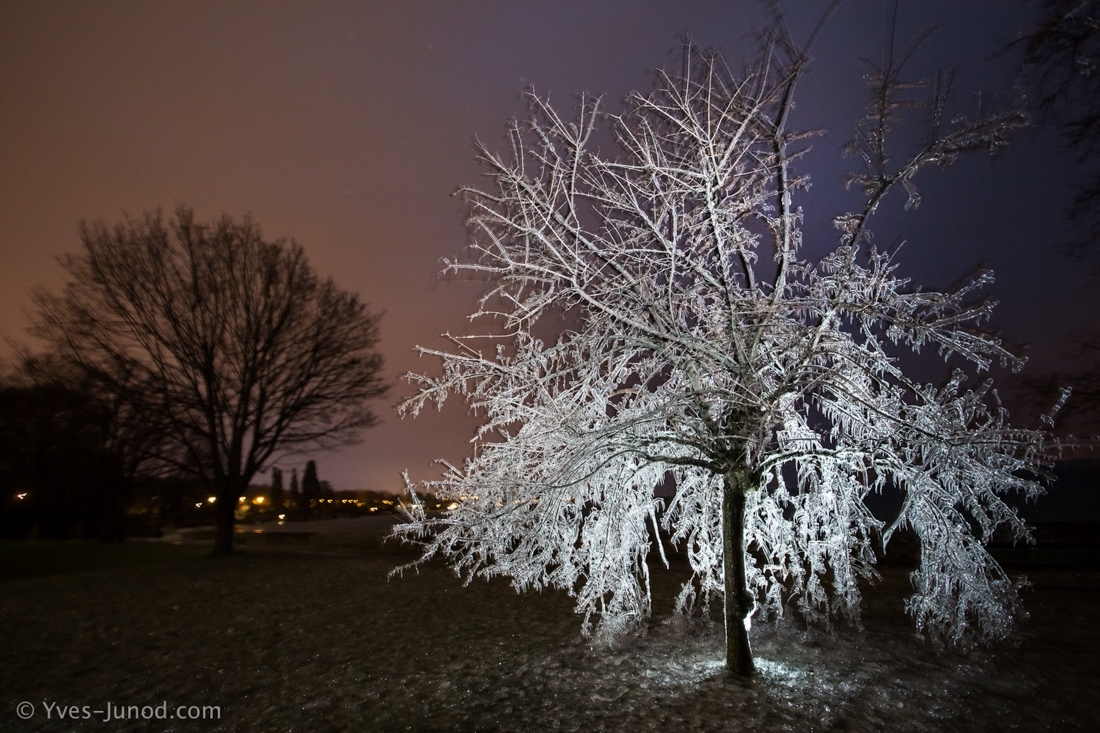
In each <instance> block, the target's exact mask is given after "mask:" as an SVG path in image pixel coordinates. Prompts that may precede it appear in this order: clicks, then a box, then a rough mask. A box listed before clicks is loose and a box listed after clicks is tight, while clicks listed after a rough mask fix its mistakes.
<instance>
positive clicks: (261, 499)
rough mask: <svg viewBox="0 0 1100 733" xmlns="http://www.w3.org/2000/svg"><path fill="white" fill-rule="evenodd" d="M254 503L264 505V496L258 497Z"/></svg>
mask: <svg viewBox="0 0 1100 733" xmlns="http://www.w3.org/2000/svg"><path fill="white" fill-rule="evenodd" d="M252 503H253V504H263V503H264V498H263V497H262V496H257V497H256V498H255V499H253V500H252Z"/></svg>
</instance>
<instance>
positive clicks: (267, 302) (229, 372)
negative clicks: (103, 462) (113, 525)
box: [32, 208, 386, 553]
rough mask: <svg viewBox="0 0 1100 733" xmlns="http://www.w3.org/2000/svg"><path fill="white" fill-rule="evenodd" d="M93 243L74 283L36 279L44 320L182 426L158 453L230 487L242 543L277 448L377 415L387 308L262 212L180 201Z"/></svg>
mask: <svg viewBox="0 0 1100 733" xmlns="http://www.w3.org/2000/svg"><path fill="white" fill-rule="evenodd" d="M81 239H82V242H83V245H84V248H83V250H82V251H81V252H79V253H76V254H69V255H66V256H65V257H64V258H63V259H62V265H63V266H64V267H65V270H66V271H67V272H68V274H69V278H70V279H69V282H68V283H67V284H66V285H65V287H64V289H63V290H62V291H61V292H58V293H54V292H50V291H47V290H44V289H39V290H38V291H36V293H35V301H36V304H37V306H38V311H37V315H36V316H35V318H34V325H33V328H32V332H33V333H35V334H36V335H38V336H39V337H41V338H44V339H46V340H47V341H48V342H50V343H51V344H52V345H53V346H54V347H55V348H56V349H57V350H58V352H59V353H61V354H63V355H64V356H65V358H67V359H69V360H70V361H71V362H72V363H73V364H75V365H78V366H79V367H80V368H81V369H83V370H84V371H85V372H86V373H87V374H89V375H91V376H93V377H94V378H96V379H97V380H99V381H101V382H102V383H104V384H105V385H107V388H108V389H109V390H110V391H112V392H113V393H114V394H116V395H118V396H119V397H120V398H121V399H125V400H128V401H129V402H131V403H132V404H139V405H143V406H145V407H146V409H147V410H151V411H152V414H150V415H149V416H148V418H149V419H155V420H156V421H157V422H158V423H162V425H163V429H164V431H165V432H166V433H167V435H168V436H170V445H169V447H168V448H166V449H165V450H162V451H161V452H160V453H159V454H158V458H159V459H160V460H161V461H165V462H168V463H170V464H173V465H175V466H176V467H178V468H180V469H183V470H186V471H190V472H194V473H196V474H197V475H198V476H199V478H201V479H202V481H203V482H204V483H206V484H207V486H208V487H209V488H210V490H211V491H212V492H213V494H214V495H215V496H216V497H217V502H216V515H217V530H216V539H215V552H217V553H229V552H231V551H232V548H233V524H234V513H235V510H236V507H237V497H238V496H240V495H241V494H242V493H243V491H244V489H245V488H247V486H248V483H249V481H250V480H251V479H252V477H253V476H254V475H255V474H256V473H257V472H258V471H261V470H263V469H264V467H265V464H266V463H267V462H268V461H269V459H271V457H272V456H273V455H275V454H276V453H277V452H278V451H280V450H283V449H295V448H299V447H305V446H318V445H320V446H331V445H336V444H340V443H344V442H347V441H349V440H351V439H353V438H354V437H355V435H356V434H357V432H358V431H359V430H360V429H362V428H366V427H369V426H371V425H373V424H374V423H375V416H374V414H373V413H372V412H371V411H370V409H369V408H368V407H367V405H366V403H367V401H369V400H370V399H372V398H375V397H378V396H380V395H382V394H383V393H384V392H385V389H386V387H385V385H384V384H383V383H382V381H381V369H382V357H381V355H379V354H378V353H377V351H375V345H376V344H377V341H378V319H379V316H378V315H374V314H372V313H370V312H369V311H368V310H367V308H366V306H365V305H364V304H363V303H362V302H360V300H359V298H358V297H357V296H356V295H354V294H352V293H349V292H346V291H343V290H340V289H339V288H337V287H336V285H335V284H334V283H333V282H332V280H321V279H320V278H318V277H317V275H316V273H315V272H314V271H313V268H312V267H310V265H309V263H308V261H307V260H306V257H305V254H304V252H303V251H302V248H301V247H299V246H298V245H297V244H295V243H293V242H290V243H286V242H284V241H278V242H265V241H264V240H263V239H262V238H261V235H260V230H259V228H258V227H257V226H256V225H255V224H253V223H252V222H251V221H250V220H248V219H245V221H244V222H243V223H237V222H234V221H233V220H232V219H230V218H229V217H222V218H221V219H220V220H219V221H217V222H215V223H213V224H212V225H209V226H208V225H204V224H198V223H196V222H195V221H194V215H193V212H191V211H190V210H188V209H185V208H180V209H179V210H178V211H177V212H176V218H175V219H173V220H171V221H169V222H168V224H167V225H165V223H164V222H163V220H162V216H161V214H160V213H159V212H158V213H155V214H149V215H146V217H145V218H144V219H143V220H141V221H135V220H127V221H126V222H124V223H122V224H119V225H118V226H116V227H114V228H113V229H108V228H107V227H106V226H105V225H104V224H102V223H97V224H93V225H90V226H89V225H82V227H81ZM139 417H140V416H139Z"/></svg>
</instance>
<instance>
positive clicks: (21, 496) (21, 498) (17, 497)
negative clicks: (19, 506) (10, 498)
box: [15, 491, 27, 501]
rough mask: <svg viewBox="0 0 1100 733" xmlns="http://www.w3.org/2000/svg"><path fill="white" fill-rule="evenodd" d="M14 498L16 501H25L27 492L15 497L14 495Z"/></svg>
mask: <svg viewBox="0 0 1100 733" xmlns="http://www.w3.org/2000/svg"><path fill="white" fill-rule="evenodd" d="M15 498H16V499H19V500H20V501H22V500H23V499H26V498H27V492H26V491H24V492H23V493H22V494H16V495H15Z"/></svg>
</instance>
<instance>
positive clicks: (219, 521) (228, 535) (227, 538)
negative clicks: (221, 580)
mask: <svg viewBox="0 0 1100 733" xmlns="http://www.w3.org/2000/svg"><path fill="white" fill-rule="evenodd" d="M216 496H217V497H218V500H217V501H216V502H215V503H214V516H215V518H216V524H215V527H214V554H215V555H232V554H233V525H234V522H235V520H236V512H237V498H238V493H237V491H236V490H229V489H226V490H222V491H219V492H217V493H216Z"/></svg>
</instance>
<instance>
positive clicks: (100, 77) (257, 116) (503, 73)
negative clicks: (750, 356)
mask: <svg viewBox="0 0 1100 733" xmlns="http://www.w3.org/2000/svg"><path fill="white" fill-rule="evenodd" d="M827 4H828V3H826V2H822V1H819V0H814V1H813V2H798V3H795V2H788V3H785V6H786V7H787V8H788V11H789V14H790V17H789V20H790V25H791V26H792V29H793V30H794V32H795V35H796V36H799V37H805V35H806V33H807V32H808V29H809V28H810V26H812V24H813V23H814V21H815V20H816V18H817V16H818V15H819V14H820V12H821V11H822V10H823V8H824V7H825V6H826V5H827ZM883 5H884V3H882V2H880V0H850V2H848V3H846V4H845V5H844V6H843V7H842V9H841V11H840V12H839V13H838V15H837V16H836V17H835V18H834V19H833V21H832V22H831V24H830V25H829V27H828V29H827V30H826V32H825V35H824V37H823V39H822V41H821V44H820V46H819V47H818V48H817V51H816V54H815V55H816V56H817V57H818V58H819V62H818V64H817V65H816V67H815V69H814V71H813V72H812V76H811V78H810V80H809V84H808V85H807V88H806V93H805V95H804V96H803V97H802V102H801V104H800V106H799V113H800V114H805V115H806V116H807V117H806V120H805V122H806V123H807V124H812V125H815V126H816V125H820V126H822V127H825V128H826V129H827V130H828V131H829V134H828V135H827V136H826V137H825V138H823V139H822V140H819V141H817V142H815V146H816V147H818V148H820V150H822V151H823V152H824V153H827V154H828V156H829V157H835V156H834V155H833V154H834V153H835V151H836V150H837V149H838V148H839V147H840V146H841V145H842V144H843V143H844V142H845V141H846V140H847V138H848V135H849V131H850V124H851V120H852V119H854V116H855V115H856V114H857V113H858V111H859V109H860V107H861V105H862V97H861V96H860V95H861V93H862V87H861V84H860V76H861V74H862V73H863V68H862V67H860V66H859V65H858V63H857V62H856V59H857V58H858V57H859V56H869V57H873V58H877V57H878V55H879V54H880V52H881V47H882V19H883ZM905 5H908V6H912V7H905ZM808 8H812V12H807V9H808ZM902 14H903V16H902V19H903V25H904V28H905V32H904V35H906V36H908V35H911V34H912V33H913V32H915V31H916V30H919V29H922V28H924V27H926V26H927V25H929V24H931V23H932V22H934V21H939V22H940V24H941V25H942V26H943V27H944V30H943V31H942V32H941V33H939V34H938V35H937V36H936V37H935V38H934V39H933V41H932V42H931V43H930V44H929V46H928V47H927V48H926V49H925V53H924V58H926V59H928V60H931V61H953V62H959V63H962V64H963V65H964V68H966V69H967V70H968V72H969V73H967V74H964V75H963V77H962V79H961V88H963V89H965V90H972V89H974V88H975V85H977V84H983V85H992V86H993V87H1000V88H1002V89H1003V88H1005V87H1006V86H1007V85H1008V84H1009V83H1010V82H1011V71H1012V64H1011V59H1000V60H997V61H995V62H993V63H992V65H990V62H988V61H987V59H988V57H989V56H990V54H992V53H994V52H995V51H997V50H999V49H1000V47H1001V45H1002V44H1003V43H1004V42H1005V41H1006V40H1007V39H1008V38H1010V37H1011V35H1012V33H1013V32H1014V30H1016V29H1017V28H1019V27H1020V26H1021V25H1022V24H1023V23H1025V22H1026V21H1027V20H1028V17H1029V16H1028V5H1027V3H1025V2H1022V1H1021V2H1007V1H1005V0H997V1H994V0H989V1H988V2H978V1H971V2H966V3H959V2H935V3H924V2H921V3H917V2H911V3H906V4H904V5H903V8H902ZM760 17H761V14H760V12H759V4H758V3H755V2H750V1H749V0H744V1H732V0H731V1H727V2H717V1H711V2H703V1H702V0H698V1H693V2H675V3H673V2H664V1H659V0H653V1H652V2H635V1H631V2H627V1H626V0H620V1H619V2H601V1H598V0H597V1H594V2H585V3H573V2H569V3H566V2H504V1H503V0H502V1H500V2H461V3H457V2H443V1H442V0H440V1H438V2H398V1H394V2H355V3H336V2H310V3H305V2H302V3H277V2H267V1H265V2H229V3H222V2H161V1H158V2H155V3H150V2H144V1H133V2H113V3H82V2H71V3H49V4H45V3H31V2H25V3H15V2H2V3H0V335H2V336H3V337H6V338H8V339H16V340H22V339H25V336H24V334H23V327H24V325H25V319H24V316H23V311H24V310H25V309H26V308H27V306H28V304H29V298H28V295H27V294H28V291H29V289H30V288H31V287H32V286H34V285H35V284H39V283H44V284H46V285H48V286H56V285H58V284H59V283H60V282H61V280H60V277H61V271H60V268H59V267H58V266H57V264H56V262H55V257H56V256H57V255H59V254H60V253H62V252H64V251H66V250H73V249H75V248H76V247H77V246H78V245H79V242H78V239H77V223H78V222H79V221H80V220H82V219H89V220H92V219H104V220H106V221H107V222H114V221H116V220H118V219H120V218H121V217H122V214H123V212H126V213H129V214H131V215H138V216H140V215H141V214H142V213H143V212H145V211H147V210H150V209H155V208H157V207H162V208H164V209H166V210H168V211H171V210H172V209H173V208H174V207H175V206H176V205H177V204H180V203H185V204H188V205H190V206H193V207H194V208H195V210H196V212H197V214H198V216H199V217H200V218H203V219H212V218H214V217H216V216H218V215H219V214H220V213H221V212H225V213H228V214H230V215H232V216H234V217H239V216H242V215H244V214H245V213H251V215H252V216H253V218H254V219H255V220H256V221H257V222H259V223H260V225H261V226H262V227H263V230H264V232H265V234H266V235H267V236H268V237H270V238H278V237H288V238H290V237H292V238H294V239H296V240H297V241H298V242H299V243H300V244H302V245H303V246H304V247H305V249H306V252H307V253H308V254H309V256H310V258H311V260H312V262H313V264H314V265H315V267H316V268H317V269H318V270H319V271H320V272H321V273H322V274H324V275H332V276H333V277H334V278H335V279H336V281H337V282H338V283H339V284H340V285H341V286H342V287H344V288H347V289H351V290H355V291H357V292H359V293H361V294H362V295H363V297H364V298H365V299H366V300H367V301H369V302H370V303H371V305H372V306H373V307H374V308H375V309H377V310H384V311H385V312H386V315H385V318H384V319H383V323H382V338H383V344H382V348H383V352H384V354H385V356H386V359H387V374H388V375H389V376H390V377H391V378H393V379H396V377H397V376H398V375H400V374H402V373H404V372H405V371H408V370H411V369H412V370H432V369H434V368H435V364H433V363H431V362H430V361H429V360H420V361H418V360H417V359H416V356H415V354H414V353H413V351H412V349H413V347H414V346H415V345H416V344H422V345H427V346H438V345H440V343H441V342H440V341H439V339H438V334H440V333H442V332H444V331H448V330H450V331H454V332H461V331H462V330H463V328H464V319H463V316H464V314H466V313H469V312H470V311H471V310H472V307H473V302H474V299H475V297H476V294H477V293H478V292H479V290H480V288H479V286H477V285H476V284H471V283H454V282H440V281H439V279H438V275H437V273H438V270H439V260H440V258H442V257H445V256H448V257H455V256H458V255H459V254H460V252H461V249H462V246H463V243H464V240H465V234H464V228H463V223H462V210H461V204H460V202H459V201H458V200H456V199H455V198H452V197H451V195H450V194H451V193H452V192H453V190H454V189H455V188H456V187H457V186H458V185H460V184H466V183H476V182H477V181H478V174H479V172H478V169H477V167H476V166H475V164H474V163H473V161H472V149H471V140H472V138H473V137H474V136H475V135H476V136H478V137H480V138H481V139H483V140H486V141H489V142H490V143H491V144H493V145H495V144H496V141H498V140H500V139H501V134H502V132H503V129H504V123H505V121H506V120H507V118H508V117H510V116H514V115H519V114H522V111H523V109H522V104H521V102H520V99H519V95H520V92H521V91H522V90H523V89H524V88H525V86H527V85H528V84H534V85H535V86H536V88H537V89H538V90H540V91H545V90H550V91H551V94H552V98H553V99H555V100H557V101H558V103H559V104H561V105H568V104H569V103H570V102H571V100H572V97H571V95H572V94H573V93H574V92H578V91H581V90H587V91H591V92H594V93H605V94H606V99H607V100H608V102H609V104H610V105H611V106H612V107H613V106H614V100H616V99H619V98H621V97H622V96H623V94H625V93H626V92H627V91H629V90H630V89H632V88H635V87H639V86H645V85H647V84H648V81H647V79H646V76H645V72H646V70H647V69H648V68H651V67H653V66H655V65H658V64H663V63H666V62H667V61H668V60H669V59H670V58H673V55H674V54H675V53H676V49H677V48H678V45H679V42H678V40H677V34H679V33H682V32H685V31H686V32H689V33H690V34H691V35H692V37H693V38H694V39H695V40H696V42H698V43H699V44H700V45H703V46H720V47H723V48H724V49H726V50H728V51H732V52H733V53H732V56H733V57H734V58H737V57H739V56H740V54H741V50H742V49H743V48H744V36H745V34H746V33H747V32H749V31H751V30H752V29H753V28H755V27H757V25H758V20H759V18H760ZM1052 139H1053V138H1052V137H1051V136H1050V135H1046V136H1038V137H1036V138H1035V139H1033V140H1021V141H1019V142H1018V144H1017V145H1016V147H1015V148H1014V149H1013V150H1010V151H1009V154H1008V155H1007V156H1006V157H1005V159H1004V160H1002V161H1000V162H998V164H997V165H996V166H994V167H993V168H992V169H991V167H990V164H989V163H988V162H986V161H972V162H970V163H967V164H965V165H963V166H960V167H959V169H958V170H953V171H950V172H949V173H948V174H946V176H943V177H942V178H943V179H944V180H943V181H942V182H941V181H940V180H939V178H940V177H939V176H937V175H931V176H929V177H928V178H929V180H927V181H918V183H920V184H922V185H923V186H924V190H925V193H926V199H925V203H924V204H923V205H922V207H921V210H920V211H919V212H918V213H917V214H915V215H913V216H911V217H908V218H905V219H901V218H899V216H898V215H897V212H896V209H898V208H900V206H895V207H893V208H892V209H890V210H889V211H884V212H883V214H882V216H881V221H880V222H879V223H877V224H875V225H874V226H873V228H874V229H876V231H877V232H879V235H880V240H879V241H883V242H890V241H893V239H894V238H895V236H897V235H898V234H899V233H902V232H904V234H905V236H906V238H907V239H908V240H909V242H910V243H909V244H907V245H906V249H905V250H903V252H904V253H905V254H904V256H903V257H902V258H901V261H902V262H903V263H905V265H906V266H907V268H908V269H907V271H908V272H911V273H912V274H913V275H914V277H915V279H916V280H917V281H918V282H928V284H929V285H943V284H945V283H946V282H948V281H953V280H955V279H957V278H958V277H960V276H961V275H962V274H964V273H965V272H966V271H967V270H969V269H971V268H972V267H973V266H974V265H975V264H977V263H978V262H984V263H985V264H986V265H988V266H991V267H993V268H994V269H996V270H997V271H998V274H999V277H998V283H997V285H996V286H995V288H994V291H993V292H994V293H995V297H997V299H999V300H1001V302H1002V304H1003V305H1002V307H1001V309H1000V313H999V315H998V319H997V321H998V323H1000V324H1003V325H1004V327H1005V330H1006V332H1007V335H1008V336H1009V337H1010V338H1011V339H1013V340H1014V341H1030V342H1032V343H1034V344H1035V345H1036V349H1035V350H1036V352H1042V353H1047V352H1053V351H1055V350H1056V349H1057V348H1059V347H1060V346H1061V345H1063V344H1064V343H1065V341H1066V339H1073V338H1076V337H1077V334H1079V333H1080V332H1083V330H1084V329H1086V328H1087V327H1089V325H1090V323H1091V320H1090V319H1091V318H1092V315H1091V313H1092V312H1094V311H1095V307H1094V306H1095V300H1094V299H1093V300H1088V301H1086V300H1084V298H1086V295H1087V292H1088V290H1087V281H1086V280H1085V279H1084V277H1083V276H1082V275H1081V274H1080V273H1079V272H1077V271H1076V270H1075V268H1074V266H1073V265H1072V264H1070V263H1067V262H1066V261H1064V260H1062V259H1060V258H1059V257H1058V256H1057V255H1053V254H1051V252H1050V249H1049V248H1050V246H1051V244H1053V238H1055V237H1056V236H1057V232H1058V228H1059V227H1060V221H1061V220H1060V215H1061V209H1062V207H1063V206H1064V202H1065V200H1066V196H1067V195H1068V194H1067V189H1066V187H1065V186H1066V176H1065V175H1064V174H1063V173H1064V170H1065V169H1067V166H1068V163H1067V161H1068V160H1070V158H1069V156H1065V155H1061V154H1058V153H1057V147H1056V145H1055V144H1054V143H1053V142H1052ZM842 171H843V169H842V168H841V167H838V166H837V165H836V163H832V164H831V165H830V166H829V167H824V168H822V169H813V168H811V170H810V172H811V174H812V175H813V176H814V181H815V188H814V190H813V193H814V196H817V197H818V198H817V199H810V200H809V201H810V202H811V203H812V201H814V200H818V201H822V200H824V201H826V202H827V201H829V200H830V199H824V198H821V197H822V196H832V197H833V199H835V200H839V196H840V195H841V194H838V193H835V192H836V191H838V190H839V187H838V186H837V184H836V181H837V180H838V179H839V176H840V174H841V173H842ZM819 190H820V192H821V193H818V191H819ZM893 203H895V204H897V203H898V202H893ZM809 205H810V203H807V206H809ZM887 208H889V207H887ZM891 212H894V213H891ZM828 213H829V214H831V213H835V212H834V211H830V212H828ZM811 217H812V215H811ZM892 217H893V218H892ZM821 231H823V232H824V231H827V228H822V229H821ZM1082 305H1085V306H1086V307H1087V308H1089V309H1091V310H1089V312H1088V313H1087V314H1086V315H1082ZM1040 347H1041V348H1040ZM11 353H12V352H11V350H10V349H9V348H8V347H7V346H0V358H5V357H10V356H11ZM1036 356H1037V357H1038V356H1040V353H1037V354H1036ZM407 393H408V386H407V385H404V384H401V385H398V387H397V388H396V389H395V391H394V393H393V396H392V397H391V398H390V399H388V400H387V402H386V403H385V404H380V405H379V412H380V413H381V415H382V418H383V423H382V425H380V426H379V427H378V428H376V429H374V430H372V431H370V432H368V433H366V434H365V436H364V438H365V440H364V443H363V444H362V445H360V446H356V447H352V448H348V449H345V450H343V451H340V452H338V453H332V454H319V455H315V456H313V457H315V458H316V459H317V460H318V464H319V472H320V474H321V478H323V479H328V480H331V481H332V482H333V483H334V485H335V486H336V488H337V489H359V488H363V489H367V488H375V489H389V490H398V489H399V488H400V486H401V483H400V478H399V474H400V471H401V470H403V469H406V468H408V469H409V471H410V473H411V474H412V476H413V478H427V477H429V476H432V475H434V474H435V472H436V470H435V469H434V468H433V467H432V466H431V465H430V462H431V461H432V459H434V458H436V457H440V456H443V457H446V458H448V459H449V460H451V461H460V460H461V459H462V457H463V456H464V455H465V452H466V441H467V440H468V439H469V438H470V437H471V435H472V431H473V426H474V424H475V423H474V421H473V420H472V419H471V418H469V417H467V416H466V415H465V414H464V412H465V411H464V408H463V407H462V406H460V405H453V406H451V407H450V408H448V409H446V410H445V411H444V413H443V414H442V415H430V414H429V415H424V416H422V417H421V418H419V419H417V420H416V421H410V420H405V421H401V420H399V419H398V418H397V416H396V415H395V414H394V413H393V411H392V405H393V403H395V402H396V401H397V399H398V398H399V397H401V396H402V395H405V394H407ZM307 457H308V456H306V457H300V458H293V459H287V460H284V461H282V462H281V465H282V466H283V467H284V468H285V469H287V470H288V471H289V468H290V467H292V466H295V465H299V466H300V465H301V464H304V462H305V460H306V458H307Z"/></svg>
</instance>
